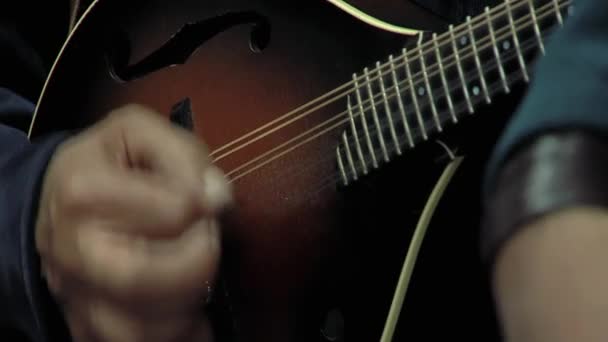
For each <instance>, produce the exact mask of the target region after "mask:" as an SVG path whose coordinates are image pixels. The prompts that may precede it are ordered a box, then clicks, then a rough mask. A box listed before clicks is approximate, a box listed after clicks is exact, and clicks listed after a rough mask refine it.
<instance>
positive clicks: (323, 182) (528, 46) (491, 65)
mask: <svg viewBox="0 0 608 342" xmlns="http://www.w3.org/2000/svg"><path fill="white" fill-rule="evenodd" d="M521 48H522V52H524V53H525V52H529V51H530V50H532V49H535V48H537V45H536V44H535V39H534V38H530V39H528V40H526V41H522V45H521ZM515 58H517V54H516V53H515V52H514V51H512V52H511V53H509V54H507V56H506V57H505V60H506V61H512V60H514V59H515ZM484 66H486V68H487V69H488V70H493V69H495V68H497V67H498V63H496V61H491V62H487V63H486V64H484ZM467 75H473V76H476V75H478V73H477V72H476V71H474V70H472V71H470V72H469V73H468V74H467ZM507 78H508V80H509V82H511V83H512V84H513V83H516V82H520V81H522V80H523V79H524V77H523V73H522V72H521V70H519V69H518V70H517V71H514V72H512V73H509V74H508V75H507ZM457 87H458V85H455V86H454V87H453V88H452V89H456V88H457ZM488 89H489V90H490V91H492V92H498V91H500V89H502V82H501V81H500V80H496V81H494V82H492V83H491V84H489V85H488ZM474 100H475V101H476V102H475V104H478V103H481V102H483V99H482V98H480V97H477V98H475V99H474ZM455 108H456V109H458V110H464V109H466V108H467V105H466V103H464V102H461V103H459V104H458V105H456V107H455ZM390 150H391V151H390V152H391V153H393V152H394V151H395V150H396V147H394V146H391V148H390ZM334 158H335V155H333V154H324V155H323V156H321V157H320V159H317V160H315V161H314V163H313V164H305V165H304V167H301V166H298V167H292V170H289V171H287V172H286V174H288V175H289V176H294V177H295V176H298V175H299V174H307V173H311V172H314V170H315V167H316V165H319V164H323V163H327V162H329V161H330V159H334ZM311 170H312V171H311ZM253 171H255V170H252V171H251V172H253ZM242 176H243V177H244V176H246V175H242ZM240 177H241V176H239V178H240ZM340 177H341V176H340V173H338V172H333V173H332V174H330V175H327V176H325V177H323V178H322V179H320V180H319V181H318V182H317V185H316V186H312V187H309V189H315V190H316V192H315V193H314V194H316V193H318V192H321V191H322V190H323V189H325V188H327V187H329V186H335V184H337V183H336V182H339V181H340ZM286 179H287V178H279V179H277V180H276V181H277V182H278V181H282V180H286ZM230 181H231V182H234V181H236V179H232V180H230ZM314 194H309V196H313V195H314Z"/></svg>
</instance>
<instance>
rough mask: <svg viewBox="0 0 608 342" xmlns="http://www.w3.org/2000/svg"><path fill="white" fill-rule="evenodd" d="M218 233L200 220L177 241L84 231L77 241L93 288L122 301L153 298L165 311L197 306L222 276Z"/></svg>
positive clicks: (85, 271) (83, 267)
mask: <svg viewBox="0 0 608 342" xmlns="http://www.w3.org/2000/svg"><path fill="white" fill-rule="evenodd" d="M219 234H220V233H219V229H218V226H217V222H215V221H200V222H198V223H196V224H195V225H193V226H192V227H191V228H189V229H188V230H187V231H186V232H184V234H182V235H181V236H179V237H178V238H175V239H172V240H169V241H165V240H157V241H154V242H152V241H151V240H148V239H143V238H142V239H135V240H134V239H131V238H124V237H120V236H117V235H116V234H114V233H112V232H108V231H107V230H105V229H85V230H84V231H82V232H81V234H79V241H78V244H79V249H80V254H81V258H80V260H81V265H82V266H81V269H82V272H84V274H85V275H86V276H87V279H90V283H91V284H96V286H98V287H99V289H100V290H101V291H103V292H105V293H107V294H108V295H110V296H112V297H114V298H117V299H120V300H124V301H127V302H134V301H151V300H152V301H155V303H157V304H158V303H163V308H164V309H165V310H173V309H181V308H183V306H184V305H191V306H192V305H194V306H197V305H199V304H200V303H201V302H204V299H205V298H204V294H206V291H207V284H209V283H210V282H213V280H214V278H215V274H216V272H217V267H218V262H219V257H220V237H219ZM201 294H203V298H201Z"/></svg>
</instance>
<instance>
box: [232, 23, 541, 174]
mask: <svg viewBox="0 0 608 342" xmlns="http://www.w3.org/2000/svg"><path fill="white" fill-rule="evenodd" d="M544 15H550V14H543V15H541V16H539V17H541V18H543V17H544ZM509 35H510V34H507V35H506V36H509ZM503 37H504V36H503ZM501 38H502V37H501ZM465 57H466V56H465ZM448 66H449V65H448ZM467 76H468V75H467ZM452 89H453V88H452ZM394 96H396V92H393V93H392V94H391V96H390V98H392V97H394ZM440 98H443V96H440ZM424 104H425V105H426V104H428V102H426V101H425V102H424ZM367 109H369V107H367V108H365V109H364V110H367ZM348 122H349V121H348V118H347V119H344V120H342V121H340V122H337V123H335V124H333V125H332V126H330V127H328V128H326V129H324V130H323V131H321V132H319V133H317V134H315V135H313V136H312V137H309V138H308V139H305V140H303V141H301V142H300V143H298V144H296V145H295V146H292V147H291V148H288V149H287V150H283V151H280V152H279V153H278V154H277V155H275V156H272V154H273V153H274V152H277V150H281V149H282V148H284V147H285V146H287V145H289V144H290V143H292V142H294V141H296V140H298V139H300V138H302V136H304V135H306V134H301V135H300V136H298V137H296V138H294V139H291V140H290V141H288V142H286V143H283V144H281V145H279V146H277V147H275V148H274V149H271V150H269V151H267V152H266V153H264V154H262V155H260V156H258V157H257V158H254V159H252V160H250V161H249V162H247V163H245V164H242V165H241V166H239V167H237V168H236V169H233V170H232V171H230V172H229V173H228V176H229V177H232V178H233V179H236V178H240V177H242V175H239V176H237V177H233V175H234V174H235V173H237V172H239V171H241V170H242V169H244V168H245V167H248V166H251V165H252V164H254V163H256V162H258V161H260V159H263V158H265V157H269V159H267V160H266V161H264V162H263V163H262V164H258V165H257V166H256V167H254V168H253V169H250V170H249V171H247V170H246V171H245V172H246V173H248V172H251V171H255V169H257V168H258V167H262V166H264V165H265V164H267V163H269V162H271V161H273V160H275V159H277V158H279V157H281V156H283V155H285V154H286V153H289V152H291V151H292V150H294V149H296V148H298V147H300V146H302V145H304V144H306V143H308V142H310V141H312V140H314V139H316V138H318V137H320V136H323V135H324V134H326V133H328V132H330V131H332V130H334V129H336V128H339V127H340V126H342V125H343V124H347V123H348Z"/></svg>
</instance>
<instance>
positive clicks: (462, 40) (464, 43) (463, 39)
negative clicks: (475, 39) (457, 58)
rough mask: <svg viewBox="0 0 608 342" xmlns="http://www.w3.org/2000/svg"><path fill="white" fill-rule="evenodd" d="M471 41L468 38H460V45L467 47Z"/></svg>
mask: <svg viewBox="0 0 608 342" xmlns="http://www.w3.org/2000/svg"><path fill="white" fill-rule="evenodd" d="M468 41H469V39H468V38H467V37H466V36H462V37H460V45H463V46H464V45H467V43H468Z"/></svg>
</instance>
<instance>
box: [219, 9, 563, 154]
mask: <svg viewBox="0 0 608 342" xmlns="http://www.w3.org/2000/svg"><path fill="white" fill-rule="evenodd" d="M517 1H520V0H512V1H511V2H510V3H509V5H510V9H509V8H507V10H505V11H502V12H500V11H499V10H500V9H502V8H506V7H507V3H506V2H505V3H503V4H502V5H498V6H496V7H495V8H494V9H493V10H491V11H490V15H485V14H482V15H479V16H476V17H475V18H473V19H471V26H472V29H477V28H480V27H484V26H485V25H487V23H488V20H491V21H494V20H496V19H497V18H499V17H501V16H503V15H504V14H505V13H508V12H509V11H511V12H512V11H515V10H518V9H519V8H520V6H525V5H526V4H525V3H523V2H524V1H525V0H521V1H520V3H517ZM559 1H562V0H559ZM546 7H549V8H553V6H552V5H551V4H546V5H544V6H542V7H541V8H538V9H536V11H537V12H538V11H542V10H544V9H545V8H546ZM526 17H528V16H526ZM530 17H531V16H530ZM469 29H470V28H469V27H468V23H463V24H461V25H459V26H457V27H455V28H454V30H453V32H454V35H455V36H459V35H461V34H462V33H465V34H466V33H468V30H469ZM504 29H505V28H501V29H499V30H498V31H501V30H504ZM446 37H447V38H448V39H447V40H446V39H444V38H446ZM487 39H489V37H484V38H482V39H481V40H480V41H479V43H483V42H485V41H486V40H487ZM435 40H437V42H438V45H439V46H438V48H439V49H440V48H444V47H446V46H447V44H451V42H452V39H451V33H450V32H449V31H448V32H444V33H442V34H441V35H438V36H437V37H436V38H435V39H433V40H431V41H427V42H425V43H423V44H421V45H420V46H418V47H416V48H413V49H412V50H409V51H406V52H405V53H404V54H402V55H400V56H398V57H397V58H396V60H399V61H400V62H397V63H394V64H391V62H390V61H389V62H386V63H384V64H381V65H380V66H379V67H376V68H372V69H371V70H370V74H373V75H374V76H372V77H370V79H369V82H373V81H375V80H377V79H378V78H380V77H383V76H385V75H387V74H388V73H390V72H392V71H393V70H394V69H395V68H398V67H402V66H404V65H405V63H404V62H401V61H402V60H405V57H406V56H407V54H409V55H411V56H410V57H411V58H408V60H409V61H410V62H411V63H413V62H415V61H418V60H419V53H420V52H421V50H424V49H426V48H427V47H432V48H431V49H427V50H425V51H423V52H422V53H423V54H427V53H429V52H432V51H435V46H434V41H435ZM467 50H468V47H467V48H466V49H464V50H463V51H462V52H466V51H467ZM453 56H454V55H450V56H448V57H447V58H451V57H453ZM437 66H438V65H437V64H434V65H431V66H429V67H428V68H429V70H433V69H434V68H436V67H437ZM387 67H388V68H387ZM383 69H387V70H386V71H382V70H383ZM421 75H422V72H418V73H416V74H415V75H413V78H417V77H418V76H421ZM358 82H360V84H361V86H365V85H367V83H369V82H368V81H367V78H366V76H365V75H363V76H357V77H355V78H354V79H353V80H351V81H350V82H347V83H345V84H343V85H342V86H340V87H338V88H336V89H334V90H332V91H331V92H329V93H326V94H324V95H322V96H321V97H319V98H317V99H315V100H313V101H311V102H308V103H306V104H304V105H302V106H300V107H299V108H296V109H294V110H293V111H291V112H289V113H287V114H285V115H282V116H280V117H278V118H276V119H274V120H272V121H270V122H268V123H267V124H265V125H263V126H261V127H259V128H257V129H255V130H253V131H251V132H249V133H247V134H245V135H243V136H241V137H239V138H237V139H235V140H233V141H231V142H229V143H227V144H225V145H223V146H221V147H219V148H217V149H216V150H214V151H212V152H211V157H212V158H213V160H215V161H219V160H221V159H223V158H225V157H227V156H228V155H230V154H232V153H234V152H236V151H238V150H240V149H242V148H244V147H246V146H248V145H250V144H252V143H254V142H255V141H258V140H260V139H262V138H264V137H265V136H268V135H269V134H272V133H273V132H276V131H277V130H279V129H281V128H284V127H286V126H288V125H290V124H292V123H294V122H295V121H297V120H301V119H303V118H305V117H307V116H308V115H311V114H313V113H315V112H317V111H318V110H319V109H321V108H324V107H326V106H328V105H329V104H331V103H333V102H335V101H337V100H339V99H342V98H344V97H345V96H349V95H351V94H352V93H353V90H352V89H350V88H349V87H350V86H352V85H354V84H355V83H358ZM416 82H418V81H416ZM345 89H348V90H346V91H344V92H342V93H341V94H339V95H336V96H334V97H333V98H329V97H330V96H332V95H334V94H336V93H338V92H340V91H341V90H345ZM328 98H329V99H328ZM323 100H325V101H323ZM322 101H323V102H322ZM315 104H316V106H315V107H313V108H310V109H308V108H309V107H311V106H313V105H315ZM306 109H308V110H307V111H305V110H306ZM302 111H305V112H302ZM294 116H295V117H294ZM291 117H293V118H292V119H291V120H288V121H287V122H284V123H282V124H279V123H280V122H282V121H284V120H287V119H288V118H291ZM332 119H335V118H331V119H330V120H332ZM330 120H328V121H330ZM274 125H278V126H277V127H272V126H274ZM266 129H269V131H265V130H266ZM258 133H260V134H258ZM256 134H257V135H256ZM250 137H252V139H250V140H248V141H246V142H245V143H243V144H241V145H238V146H236V147H234V148H232V149H230V150H229V151H227V152H224V153H222V154H220V152H222V151H224V150H226V149H228V148H230V147H232V146H234V145H236V144H237V143H239V142H242V141H243V140H245V139H247V138H250ZM218 154H220V155H219V156H218Z"/></svg>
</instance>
